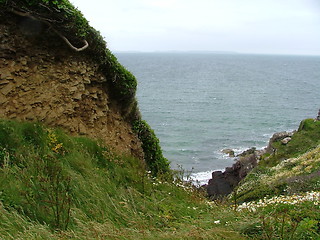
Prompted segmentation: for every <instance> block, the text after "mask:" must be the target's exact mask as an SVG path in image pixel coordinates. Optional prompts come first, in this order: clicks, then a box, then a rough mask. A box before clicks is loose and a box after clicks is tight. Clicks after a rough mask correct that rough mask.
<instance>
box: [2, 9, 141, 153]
mask: <svg viewBox="0 0 320 240" xmlns="http://www.w3.org/2000/svg"><path fill="white" fill-rule="evenodd" d="M107 81H110V79H106V77H105V75H103V74H102V73H101V72H100V69H99V66H98V65H97V64H96V63H95V62H93V61H92V60H91V58H88V57H87V56H86V54H85V53H82V52H75V51H72V50H71V49H70V48H69V47H68V46H67V45H66V44H65V42H64V41H63V40H62V39H61V38H60V37H59V36H58V35H57V34H56V33H54V32H52V31H50V28H48V27H47V26H43V24H42V23H41V22H35V21H31V20H30V19H29V18H28V17H21V16H17V15H15V14H9V15H8V16H7V17H6V18H4V17H2V18H0V118H6V119H18V120H23V121H24V120H28V121H37V122H43V123H45V124H48V125H49V126H58V127H61V128H63V129H65V130H66V131H68V132H70V133H73V134H83V135H87V136H89V137H92V138H96V139H102V140H103V141H104V142H105V143H106V144H108V146H109V147H111V148H113V149H114V150H115V151H117V152H119V153H124V154H128V155H134V156H136V157H139V158H141V159H142V158H143V151H142V148H141V142H140V140H139V139H138V138H137V136H136V135H135V134H134V133H133V132H132V130H131V126H130V124H129V123H128V122H127V121H125V120H124V117H123V116H122V114H121V111H120V110H119V108H118V106H117V103H116V102H114V101H112V99H111V98H110V97H109V96H110V90H109V88H108V85H107V84H106V82H107Z"/></svg>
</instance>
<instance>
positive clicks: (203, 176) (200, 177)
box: [188, 169, 224, 186]
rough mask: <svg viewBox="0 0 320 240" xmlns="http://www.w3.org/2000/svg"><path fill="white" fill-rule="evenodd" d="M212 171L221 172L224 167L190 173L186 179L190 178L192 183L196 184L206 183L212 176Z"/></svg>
mask: <svg viewBox="0 0 320 240" xmlns="http://www.w3.org/2000/svg"><path fill="white" fill-rule="evenodd" d="M214 171H222V172H223V171H224V169H216V170H211V171H205V172H197V173H192V174H191V175H190V178H189V179H188V180H191V181H192V182H193V184H195V185H198V186H201V185H204V184H208V181H209V180H210V179H211V178H212V172H214Z"/></svg>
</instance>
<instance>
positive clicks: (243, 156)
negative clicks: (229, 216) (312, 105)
mask: <svg viewBox="0 0 320 240" xmlns="http://www.w3.org/2000/svg"><path fill="white" fill-rule="evenodd" d="M294 133H295V131H294V132H279V133H275V134H273V136H272V137H271V138H270V140H269V143H268V146H267V147H265V148H264V149H256V148H254V147H252V148H250V149H248V150H246V151H244V152H242V153H240V154H238V155H236V156H235V160H236V162H235V163H234V164H233V165H232V166H231V167H227V168H226V169H225V171H224V172H222V171H214V172H213V173H212V178H211V179H210V180H209V182H208V184H206V185H204V186H203V187H204V188H205V189H206V191H207V194H208V196H209V198H211V199H213V200H214V199H218V198H221V197H223V196H227V195H228V194H230V193H231V192H232V191H233V189H234V188H235V187H236V186H237V185H238V184H239V182H240V181H241V180H242V179H244V178H245V177H246V176H247V175H248V173H249V172H251V171H252V169H254V168H255V167H256V166H257V164H258V162H259V160H260V158H261V156H262V155H263V154H265V153H269V154H274V153H275V152H276V151H277V149H275V148H274V147H273V143H274V142H277V141H281V143H282V144H287V143H288V142H290V140H291V137H292V136H293V134H294ZM222 152H224V153H225V154H228V155H229V156H230V157H232V156H234V155H233V154H234V151H233V150H232V149H224V150H222Z"/></svg>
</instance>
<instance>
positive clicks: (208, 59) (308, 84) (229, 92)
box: [116, 53, 320, 180]
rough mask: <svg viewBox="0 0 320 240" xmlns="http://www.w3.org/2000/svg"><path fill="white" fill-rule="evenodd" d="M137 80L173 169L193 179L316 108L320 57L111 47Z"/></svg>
mask: <svg viewBox="0 0 320 240" xmlns="http://www.w3.org/2000/svg"><path fill="white" fill-rule="evenodd" d="M116 56H117V58H118V60H119V61H120V63H122V64H123V65H124V66H125V67H126V68H127V69H128V70H129V71H131V72H132V73H133V74H134V75H135V76H136V77H137V80H138V90H137V98H138V102H139V107H140V110H141V112H142V116H143V118H144V119H145V120H147V122H148V123H149V124H150V125H151V127H152V128H153V129H154V131H155V132H156V134H157V136H158V138H159V139H160V144H161V146H162V149H163V152H164V155H165V157H167V158H168V159H169V160H170V162H171V167H172V168H174V169H179V168H183V169H184V170H186V171H187V172H188V171H190V172H192V173H193V176H195V177H196V178H197V179H198V180H206V179H208V178H209V177H210V175H211V172H212V171H213V170H216V169H224V168H225V167H227V166H230V165H232V164H233V163H234V159H233V158H229V157H228V156H226V155H225V154H223V153H222V152H221V150H222V149H225V148H232V149H234V150H235V151H236V152H238V153H240V152H241V151H243V150H246V149H248V148H250V147H256V148H258V149H259V148H263V147H265V146H266V145H267V143H268V140H269V138H270V137H271V136H272V134H273V133H275V132H279V131H291V130H295V129H297V128H298V126H299V123H300V121H301V120H302V119H305V118H314V117H316V115H317V113H318V109H319V108H320V57H316V56H278V55H274V56H273V55H245V54H214V53H117V54H116Z"/></svg>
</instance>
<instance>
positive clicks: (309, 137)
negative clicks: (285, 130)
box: [260, 119, 320, 167]
mask: <svg viewBox="0 0 320 240" xmlns="http://www.w3.org/2000/svg"><path fill="white" fill-rule="evenodd" d="M319 144H320V122H319V121H314V119H306V120H303V121H302V122H301V123H300V126H299V129H298V131H297V132H296V133H295V134H294V135H293V136H292V140H291V141H290V142H289V143H288V144H286V145H284V144H282V143H281V141H277V142H275V143H273V148H275V149H276V152H275V154H272V155H271V156H268V155H265V156H263V159H262V161H260V165H261V166H262V165H263V166H268V167H272V166H275V165H277V164H278V163H280V162H281V161H282V160H284V159H288V158H292V157H297V156H300V155H301V154H303V153H305V152H307V151H309V150H311V149H314V148H315V147H316V146H318V145H319Z"/></svg>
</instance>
